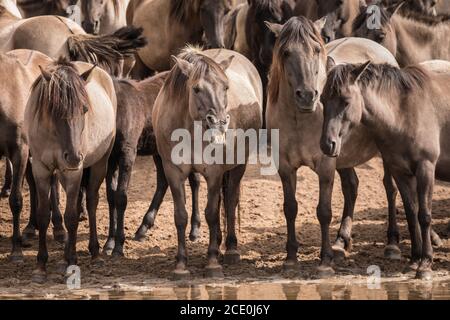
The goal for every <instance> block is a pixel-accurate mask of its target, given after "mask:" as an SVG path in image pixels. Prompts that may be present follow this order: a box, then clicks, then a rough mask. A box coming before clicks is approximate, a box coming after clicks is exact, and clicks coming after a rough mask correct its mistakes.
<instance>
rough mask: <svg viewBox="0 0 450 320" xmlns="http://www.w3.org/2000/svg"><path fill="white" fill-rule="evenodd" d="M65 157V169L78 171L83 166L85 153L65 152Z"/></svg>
mask: <svg viewBox="0 0 450 320" xmlns="http://www.w3.org/2000/svg"><path fill="white" fill-rule="evenodd" d="M63 159H64V163H65V168H64V171H78V170H80V169H81V168H82V167H83V161H84V155H83V154H82V153H81V152H80V153H78V154H75V153H69V152H67V151H66V152H64V153H63Z"/></svg>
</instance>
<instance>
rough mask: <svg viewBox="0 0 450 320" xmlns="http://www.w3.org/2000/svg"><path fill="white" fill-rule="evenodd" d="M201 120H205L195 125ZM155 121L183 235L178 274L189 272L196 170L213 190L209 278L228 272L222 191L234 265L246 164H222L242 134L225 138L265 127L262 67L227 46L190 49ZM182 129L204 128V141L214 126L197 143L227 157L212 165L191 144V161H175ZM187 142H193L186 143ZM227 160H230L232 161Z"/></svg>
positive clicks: (178, 61)
mask: <svg viewBox="0 0 450 320" xmlns="http://www.w3.org/2000/svg"><path fill="white" fill-rule="evenodd" d="M195 121H197V122H199V123H198V124H195V123H194V122H195ZM152 122H153V128H154V132H155V136H156V144H157V147H158V152H159V154H160V156H161V159H162V164H163V166H164V172H165V174H166V178H167V182H168V183H169V186H170V190H171V191H172V197H173V201H174V214H175V224H176V228H177V233H178V253H177V259H176V260H177V264H176V268H175V270H174V277H175V278H185V277H187V276H189V271H188V269H187V251H186V240H185V229H186V225H187V212H186V208H185V197H184V182H185V180H186V178H187V177H188V176H189V174H190V173H191V172H192V171H195V172H198V173H200V174H202V175H203V176H204V177H205V179H206V182H207V188H208V202H207V206H206V210H205V215H206V221H207V223H208V227H209V234H210V238H209V246H208V264H207V266H206V269H205V272H206V276H209V277H214V276H219V277H220V276H223V273H222V266H221V265H220V264H219V262H218V254H219V247H220V244H221V241H222V236H221V231H220V218H219V208H220V192H221V189H222V187H223V193H224V194H223V196H224V198H223V203H224V205H225V215H226V217H227V239H226V252H225V255H224V261H225V263H234V262H237V261H238V260H239V258H240V256H239V252H238V251H237V238H236V232H235V210H236V206H237V204H238V201H239V186H240V182H241V179H242V177H243V175H244V172H245V168H246V164H245V163H244V164H240V163H237V161H236V159H235V158H234V161H233V162H232V163H233V164H220V163H225V162H224V159H225V158H222V156H224V157H225V156H226V154H227V153H228V152H229V151H231V150H228V148H226V149H227V150H224V149H223V148H224V147H226V146H227V145H228V143H229V142H234V144H233V145H228V147H229V148H233V150H234V151H235V148H236V143H235V142H236V141H235V140H236V138H235V136H234V135H232V136H231V138H232V139H231V141H230V139H229V138H227V142H226V143H225V144H221V143H220V142H221V141H222V142H223V140H222V139H223V137H224V134H225V133H226V132H227V130H228V128H233V129H242V130H244V131H246V130H248V129H255V130H258V129H259V128H261V125H262V85H261V80H260V78H259V75H258V71H257V70H256V69H255V67H254V66H253V65H252V64H251V63H250V61H248V59H246V58H245V57H244V56H242V55H240V54H239V53H237V52H233V51H229V50H225V49H222V50H217V49H212V50H206V51H199V50H196V49H192V48H188V49H186V50H185V51H183V53H181V54H180V55H179V56H178V57H177V58H176V63H175V66H174V67H173V68H172V70H171V71H170V73H169V75H168V77H167V80H166V82H165V84H164V86H163V87H162V89H161V91H160V93H159V95H158V98H157V99H156V101H155V106H154V108H153V116H152ZM200 123H201V125H200ZM197 125H198V126H197ZM177 129H182V130H183V131H186V130H187V132H189V134H190V137H191V138H194V139H195V135H194V131H200V132H201V137H200V139H202V137H203V132H204V130H207V129H211V130H210V131H212V132H211V137H210V138H211V143H210V142H206V141H203V139H202V142H197V141H196V142H195V144H197V143H200V144H201V145H202V150H205V148H208V147H209V148H211V147H212V146H216V147H217V148H218V149H220V150H222V152H223V153H221V154H222V156H220V155H218V157H219V158H221V159H220V161H221V162H220V163H212V164H207V163H206V161H208V160H207V159H202V160H201V161H198V159H197V160H196V159H194V158H197V155H195V154H196V152H197V151H195V148H194V146H193V144H192V143H190V144H188V145H185V147H186V148H187V150H185V151H186V153H185V152H184V151H183V152H182V153H183V155H184V159H185V161H182V163H179V164H175V163H174V162H173V160H172V152H173V150H174V148H176V147H177V145H178V144H179V143H177V142H175V141H173V139H172V138H171V136H172V133H173V132H174V130H177ZM197 138H198V137H197ZM185 142H187V141H184V142H182V143H183V144H184V143H185ZM191 142H192V141H191ZM243 146H245V159H248V154H249V147H250V146H249V145H248V144H247V143H245V142H244V144H243V145H241V146H240V147H243ZM178 147H179V146H178ZM218 149H215V150H218ZM216 152H220V151H216ZM219 154H220V153H219ZM216 155H217V153H216ZM234 155H236V152H234ZM202 158H203V157H202ZM199 162H200V163H199ZM208 162H209V161H208ZM227 162H228V163H229V161H227Z"/></svg>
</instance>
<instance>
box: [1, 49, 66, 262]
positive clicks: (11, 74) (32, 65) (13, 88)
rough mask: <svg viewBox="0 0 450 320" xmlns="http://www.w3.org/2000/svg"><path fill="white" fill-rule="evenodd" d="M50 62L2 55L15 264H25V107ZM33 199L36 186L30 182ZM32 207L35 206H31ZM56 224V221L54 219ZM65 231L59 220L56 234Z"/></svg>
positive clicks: (34, 55) (4, 147)
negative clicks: (22, 229) (22, 221)
mask: <svg viewBox="0 0 450 320" xmlns="http://www.w3.org/2000/svg"><path fill="white" fill-rule="evenodd" d="M50 62H51V60H50V59H49V58H48V57H46V56H44V55H43V54H40V53H39V52H33V51H28V50H19V51H14V52H11V53H8V54H6V55H5V54H0V65H1V70H2V72H1V74H0V76H1V77H3V78H2V80H1V83H2V94H1V95H0V96H1V97H0V106H1V111H0V114H2V116H1V117H0V118H1V120H0V121H1V123H0V128H1V130H2V134H1V137H2V138H1V139H0V155H1V156H6V157H7V158H8V159H9V160H10V161H11V163H12V168H13V170H12V181H11V182H12V185H11V191H10V195H9V204H10V207H11V211H12V214H13V237H12V253H11V255H10V259H11V260H12V261H13V262H21V261H23V255H22V248H21V245H22V241H21V236H20V213H21V211H22V183H23V178H24V174H25V170H26V168H27V162H28V154H29V148H28V144H27V139H26V136H25V132H24V130H23V122H24V113H25V106H26V103H27V100H28V96H29V91H30V88H31V86H32V84H33V82H34V80H35V79H36V78H37V77H38V75H39V68H38V65H47V64H49V63H50ZM28 182H29V185H30V193H31V194H32V197H33V191H32V190H33V187H34V184H33V183H30V181H28ZM32 207H33V205H32ZM54 222H55V220H54ZM58 232H64V229H63V228H62V224H61V221H59V222H58V221H56V224H55V233H58Z"/></svg>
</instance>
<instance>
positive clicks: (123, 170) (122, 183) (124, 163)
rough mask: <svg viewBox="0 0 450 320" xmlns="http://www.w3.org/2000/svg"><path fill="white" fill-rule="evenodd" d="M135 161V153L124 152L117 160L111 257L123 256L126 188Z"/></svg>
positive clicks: (126, 201) (126, 200)
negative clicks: (114, 218)
mask: <svg viewBox="0 0 450 320" xmlns="http://www.w3.org/2000/svg"><path fill="white" fill-rule="evenodd" d="M135 160H136V151H126V152H124V155H123V157H120V160H119V179H118V182H117V191H116V193H115V196H114V200H115V204H116V210H117V229H116V235H115V246H114V250H113V252H112V254H113V255H117V256H123V245H124V243H125V231H124V219H125V210H126V209H127V204H128V195H127V191H128V186H129V183H130V179H131V173H132V171H133V165H134V162H135Z"/></svg>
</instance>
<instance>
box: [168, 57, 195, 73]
mask: <svg viewBox="0 0 450 320" xmlns="http://www.w3.org/2000/svg"><path fill="white" fill-rule="evenodd" d="M172 59H173V60H174V61H175V64H176V65H177V66H178V68H180V70H181V72H183V74H184V75H185V76H186V77H189V76H190V74H191V71H192V63H190V62H189V61H186V60H184V59H180V58H178V57H176V56H172Z"/></svg>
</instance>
